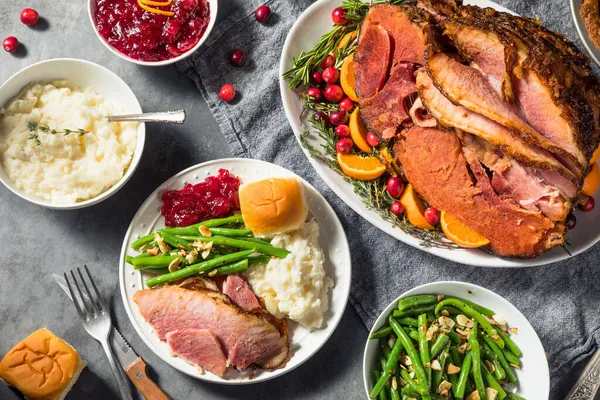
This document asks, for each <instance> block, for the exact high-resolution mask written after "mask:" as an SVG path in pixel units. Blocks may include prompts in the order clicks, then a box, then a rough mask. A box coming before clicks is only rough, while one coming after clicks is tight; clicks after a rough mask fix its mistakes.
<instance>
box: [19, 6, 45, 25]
mask: <svg viewBox="0 0 600 400" xmlns="http://www.w3.org/2000/svg"><path fill="white" fill-rule="evenodd" d="M39 20H40V14H38V12H37V11H35V10H34V9H33V8H25V9H24V10H23V11H21V22H22V23H24V24H25V25H30V26H31V25H35V24H37V23H38V21H39Z"/></svg>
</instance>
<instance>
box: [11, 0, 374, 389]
mask: <svg viewBox="0 0 600 400" xmlns="http://www.w3.org/2000/svg"><path fill="white" fill-rule="evenodd" d="M25 7H32V8H35V9H36V10H37V11H38V12H39V13H40V15H41V16H42V17H43V18H44V19H43V20H42V21H41V23H40V24H39V25H38V26H37V27H36V28H33V29H32V28H29V27H27V26H25V25H23V24H21V22H20V20H19V14H20V12H21V10H22V9H23V8H25ZM219 7H220V10H219V18H223V17H225V16H227V14H228V10H229V9H230V8H231V5H230V4H229V3H228V2H227V1H221V2H220V4H219ZM7 36H16V37H17V38H18V39H19V40H20V42H21V43H22V50H23V51H20V52H19V53H17V54H16V55H11V54H8V53H6V52H4V51H3V50H1V51H0V83H4V82H5V81H6V80H7V79H8V78H9V77H10V76H11V75H12V74H14V73H16V72H17V71H19V70H20V69H21V68H24V67H26V66H28V65H31V64H33V63H35V62H38V61H41V60H47V59H51V58H58V57H72V58H80V59H84V60H89V61H93V62H95V63H98V64H100V65H103V66H105V67H107V68H108V69H110V70H111V71H113V72H115V73H116V74H117V75H119V76H120V77H121V78H122V79H123V80H125V82H127V84H129V86H130V87H131V89H132V90H133V91H134V93H135V94H136V95H137V97H138V99H139V101H140V103H141V105H142V108H143V109H144V110H145V111H154V110H167V109H179V108H184V109H185V110H186V111H187V115H188V119H187V121H186V123H185V124H184V125H182V126H161V125H149V126H148V127H147V138H146V147H145V150H144V155H143V158H142V161H141V163H140V165H139V167H138V169H137V171H136V172H135V174H134V176H133V178H132V179H131V180H130V181H129V183H127V185H126V186H125V187H124V188H123V189H121V190H120V191H119V192H118V193H117V194H116V195H114V196H113V197H111V198H109V199H108V200H106V201H104V202H102V203H100V204H98V205H95V206H92V207H90V208H86V209H83V210H79V211H55V210H48V209H45V208H42V207H38V206H36V205H33V204H30V203H28V202H27V201H25V200H22V199H20V198H19V197H17V196H15V195H14V194H12V193H11V192H10V191H9V190H8V189H6V188H5V187H4V186H0V238H2V243H3V247H4V249H3V251H1V252H0V265H1V267H0V270H1V271H2V276H1V277H0V357H2V356H3V355H4V354H5V353H6V352H7V351H8V350H9V349H10V348H11V347H12V346H13V345H14V344H15V343H17V342H18V341H20V340H21V339H23V338H24V337H26V336H27V335H29V334H30V333H31V332H33V331H35V330H37V329H38V328H41V327H47V328H48V329H50V330H51V331H53V332H54V333H56V334H57V335H59V336H61V337H62V338H64V339H65V340H66V341H68V342H69V343H70V344H72V345H73V346H74V347H75V348H76V349H77V350H78V351H79V352H80V353H81V355H82V357H83V358H84V359H85V360H87V362H88V363H89V365H88V368H86V369H85V371H84V372H83V374H82V376H81V378H80V379H79V381H78V383H77V385H76V386H75V387H74V389H73V390H72V392H71V394H70V395H69V396H68V397H67V398H68V399H86V400H92V399H113V398H118V391H117V388H116V385H115V383H114V382H113V377H112V374H111V372H110V368H109V365H108V362H107V360H106V357H105V355H104V352H103V351H102V348H101V347H100V345H99V344H98V343H97V342H96V341H95V340H93V339H92V338H91V337H90V336H88V334H87V333H86V332H85V331H84V329H83V326H82V325H81V323H80V322H79V320H78V317H77V315H76V311H75V307H74V306H73V305H72V304H71V303H70V302H69V300H68V299H67V297H66V296H65V295H64V293H63V292H62V290H61V289H60V288H59V287H58V286H57V284H56V283H55V282H54V280H53V278H52V273H57V274H62V273H63V272H65V271H67V270H69V269H71V268H74V267H77V266H81V265H83V264H84V263H85V264H87V265H88V267H90V269H91V271H92V273H93V275H94V277H95V278H96V280H97V283H98V284H99V286H100V287H101V290H102V292H103V294H104V296H105V297H106V298H107V299H109V300H110V302H111V308H112V315H113V319H114V321H115V324H116V325H117V326H118V328H119V329H120V330H121V332H122V333H123V335H124V336H125V338H126V339H127V340H128V341H129V343H130V344H131V346H132V347H133V349H134V350H135V351H136V352H137V353H138V354H139V355H141V356H142V357H143V358H144V359H145V360H146V362H147V363H148V365H149V367H150V375H151V376H152V377H153V378H154V379H155V380H156V381H157V382H158V384H159V385H160V386H161V387H162V388H163V389H164V390H165V392H166V393H167V394H168V395H169V396H170V397H172V398H173V399H206V400H209V399H237V398H244V399H280V398H283V397H285V398H289V399H317V398H319V399H358V398H364V397H366V396H365V395H364V389H363V383H362V352H363V345H364V342H365V340H366V338H367V330H366V329H365V327H364V325H363V324H362V323H361V321H360V320H359V318H358V316H357V315H356V313H355V312H354V310H353V309H352V308H351V307H350V306H348V308H347V309H346V312H345V315H344V317H343V319H342V321H341V323H340V325H339V326H338V328H337V330H336V331H335V333H334V334H333V336H332V337H331V338H330V340H329V341H328V342H327V344H326V345H325V346H324V347H323V348H322V349H321V350H320V351H319V352H318V353H317V354H316V355H315V356H314V357H312V358H311V359H310V360H309V361H307V362H306V363H305V364H303V365H302V366H300V367H299V368H297V369H296V370H294V371H292V372H290V373H288V374H286V375H284V376H282V377H280V378H278V379H276V380H272V381H268V382H265V383H259V384H253V385H246V386H223V385H215V384H209V383H206V382H203V381H200V380H196V379H194V378H191V377H188V376H186V375H184V374H182V373H180V372H178V371H176V370H175V369H173V368H172V367H170V366H169V365H167V364H166V363H164V362H163V361H162V360H160V359H159V358H158V357H157V356H155V355H154V353H153V352H152V351H150V349H149V348H148V347H147V346H146V345H145V344H144V343H143V342H142V340H141V339H140V338H139V337H138V336H137V334H136V333H135V331H134V329H133V326H132V325H131V323H130V322H129V319H128V317H127V314H126V313H125V309H124V307H123V302H122V300H121V294H120V293H119V280H118V268H119V267H118V257H119V252H120V249H121V245H122V241H123V237H124V235H125V231H126V230H127V227H128V226H129V223H130V221H131V219H132V218H133V216H134V214H135V213H136V211H137V209H138V208H139V206H140V205H141V204H142V202H143V201H144V200H145V199H146V197H147V196H148V195H150V193H152V192H153V191H154V190H155V189H156V188H157V187H158V186H159V185H160V184H161V183H162V182H164V181H165V180H166V179H168V178H169V177H170V176H172V175H174V174H175V173H177V172H179V171H181V170H183V169H185V168H187V167H189V166H192V165H194V164H197V163H201V162H204V161H207V160H212V159H218V158H224V157H228V156H230V153H229V150H228V149H227V148H226V145H225V143H224V140H223V138H222V136H221V133H220V132H219V129H218V126H217V124H216V123H215V121H214V120H213V118H212V116H211V114H210V112H209V110H208V108H207V107H206V104H205V103H204V101H203V99H202V97H201V96H200V94H199V92H198V91H197V89H196V88H195V86H194V84H193V82H192V81H190V80H189V79H188V78H186V77H184V76H182V75H181V74H179V73H178V71H177V70H176V68H175V67H174V66H169V67H163V68H149V67H140V66H136V65H134V64H131V63H128V62H126V61H124V60H122V59H120V58H118V57H117V56H115V55H114V54H112V53H111V52H109V51H108V50H107V49H106V48H105V47H104V46H103V45H102V44H101V43H100V41H99V40H98V39H97V37H96V35H95V33H94V32H93V30H92V27H91V24H90V21H89V19H88V13H87V1H85V0H75V1H71V0H55V1H47V0H29V1H27V2H24V1H9V0H0V38H2V39H3V38H5V37H7ZM13 398H18V397H16V396H15V395H13V394H12V392H10V391H9V390H8V388H7V387H6V385H4V384H3V383H0V399H3V400H4V399H13ZM140 398H141V396H140Z"/></svg>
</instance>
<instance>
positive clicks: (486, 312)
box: [445, 296, 496, 317]
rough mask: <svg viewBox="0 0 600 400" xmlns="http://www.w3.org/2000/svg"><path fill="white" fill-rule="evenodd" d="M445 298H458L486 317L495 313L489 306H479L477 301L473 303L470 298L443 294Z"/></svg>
mask: <svg viewBox="0 0 600 400" xmlns="http://www.w3.org/2000/svg"><path fill="white" fill-rule="evenodd" d="M445 297H446V298H447V299H456V300H460V301H462V302H463V303H465V304H467V305H468V306H470V307H471V308H473V309H475V310H477V311H478V312H479V313H480V314H483V315H486V316H488V317H493V316H494V315H496V313H495V312H494V310H490V309H489V308H485V307H484V306H480V305H479V304H477V303H473V302H472V301H470V300H465V299H462V298H460V297H454V296H445Z"/></svg>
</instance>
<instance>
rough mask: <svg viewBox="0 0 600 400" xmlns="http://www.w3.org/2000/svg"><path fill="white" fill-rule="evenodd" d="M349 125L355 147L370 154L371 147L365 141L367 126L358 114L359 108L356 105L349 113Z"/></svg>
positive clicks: (367, 131)
mask: <svg viewBox="0 0 600 400" xmlns="http://www.w3.org/2000/svg"><path fill="white" fill-rule="evenodd" d="M349 125H350V126H349V127H350V136H351V137H352V141H353V142H354V144H355V145H356V147H358V148H359V149H361V150H362V151H364V152H365V153H369V154H371V153H372V152H373V149H372V148H371V146H369V144H368V143H367V133H369V128H367V125H366V124H365V122H364V121H363V119H362V117H361V116H360V110H359V109H358V107H356V108H355V109H354V111H352V114H350V124H349Z"/></svg>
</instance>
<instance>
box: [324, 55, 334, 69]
mask: <svg viewBox="0 0 600 400" xmlns="http://www.w3.org/2000/svg"><path fill="white" fill-rule="evenodd" d="M334 63H335V59H334V58H333V56H332V55H328V56H327V57H325V59H324V60H323V61H322V62H321V69H323V70H324V69H326V68H329V67H333V64H334Z"/></svg>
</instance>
